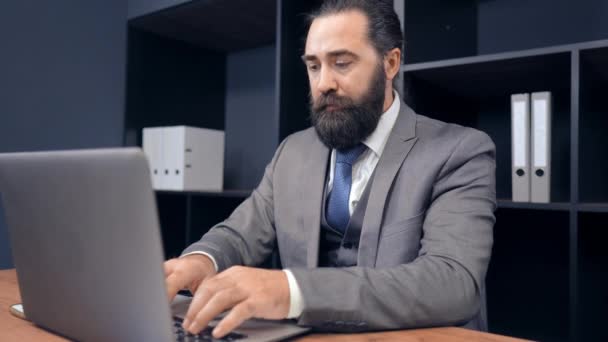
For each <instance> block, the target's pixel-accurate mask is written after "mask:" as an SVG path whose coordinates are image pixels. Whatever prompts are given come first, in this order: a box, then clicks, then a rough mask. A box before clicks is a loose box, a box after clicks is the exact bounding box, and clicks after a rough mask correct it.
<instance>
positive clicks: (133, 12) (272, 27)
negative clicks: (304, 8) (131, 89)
mask: <svg viewBox="0 0 608 342" xmlns="http://www.w3.org/2000/svg"><path fill="white" fill-rule="evenodd" d="M276 9H277V0H256V1H251V0H193V1H183V0H174V1H166V0H154V1H149V0H130V1H129V12H130V13H129V16H130V18H132V19H131V21H130V23H131V26H134V27H137V28H139V29H142V30H145V31H148V32H154V33H157V34H159V35H161V36H164V37H169V38H171V39H174V40H181V41H184V42H188V43H190V44H192V45H196V46H200V47H204V48H208V49H212V50H217V51H237V50H244V49H250V48H254V47H258V46H263V45H268V44H271V43H273V42H274V41H275V34H276Z"/></svg>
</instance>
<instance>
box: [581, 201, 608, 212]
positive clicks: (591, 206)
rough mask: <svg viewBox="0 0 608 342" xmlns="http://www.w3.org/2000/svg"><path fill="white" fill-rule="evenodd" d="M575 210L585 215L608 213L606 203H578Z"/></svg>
mask: <svg viewBox="0 0 608 342" xmlns="http://www.w3.org/2000/svg"><path fill="white" fill-rule="evenodd" d="M577 209H578V211H580V212H587V213H608V203H580V204H578V205H577Z"/></svg>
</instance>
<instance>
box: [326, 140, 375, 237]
mask: <svg viewBox="0 0 608 342" xmlns="http://www.w3.org/2000/svg"><path fill="white" fill-rule="evenodd" d="M365 149H366V146H365V145H363V144H358V145H355V146H354V147H351V148H349V149H346V150H336V166H335V168H334V182H333V186H332V189H331V193H330V194H329V197H328V199H327V212H326V214H325V218H326V219H327V223H329V225H330V226H331V227H332V228H334V229H337V230H339V231H341V232H342V233H344V232H345V231H346V226H347V225H348V221H349V220H350V213H349V211H348V198H349V196H350V188H351V185H352V182H353V176H352V172H353V164H354V163H355V161H356V160H357V158H359V156H361V154H362V153H363V151H365Z"/></svg>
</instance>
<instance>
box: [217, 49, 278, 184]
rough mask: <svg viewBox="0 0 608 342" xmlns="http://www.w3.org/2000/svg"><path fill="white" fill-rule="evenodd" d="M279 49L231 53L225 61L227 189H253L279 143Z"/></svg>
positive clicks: (225, 174)
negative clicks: (277, 61)
mask: <svg viewBox="0 0 608 342" xmlns="http://www.w3.org/2000/svg"><path fill="white" fill-rule="evenodd" d="M275 68H276V48H275V46H267V47H261V48H256V49H250V50H243V51H238V52H233V53H230V54H228V56H227V63H226V73H227V75H226V80H227V81H226V126H225V129H226V132H227V134H226V151H225V155H226V159H225V165H224V167H225V173H224V176H225V182H224V186H225V188H226V189H253V188H255V187H256V186H257V185H258V183H259V182H260V180H261V179H262V175H263V174H264V169H265V168H266V164H268V162H270V159H272V156H273V154H274V151H275V149H276V148H277V146H278V143H279V133H278V132H279V128H278V113H277V110H276V85H275V75H276V73H275Z"/></svg>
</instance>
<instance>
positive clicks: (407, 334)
mask: <svg viewBox="0 0 608 342" xmlns="http://www.w3.org/2000/svg"><path fill="white" fill-rule="evenodd" d="M20 302H21V296H20V294H19V287H18V285H17V275H16V273H15V270H5V271H0V341H45V342H46V341H49V342H50V341H53V342H54V341H66V340H65V339H63V338H61V337H58V336H56V335H53V334H52V333H49V332H47V331H45V330H42V329H40V328H38V327H36V326H35V325H33V324H32V323H30V322H28V321H25V320H22V319H19V318H17V317H14V316H13V315H11V314H10V312H9V311H8V308H9V306H10V305H12V304H16V303H20ZM298 341H300V342H318V341H332V342H333V341H336V342H346V341H348V342H351V341H352V342H363V341H404V342H435V341H436V342H439V341H441V342H444V341H448V342H450V341H454V342H465V341H477V342H508V341H522V340H518V339H514V338H509V337H503V336H499V335H493V334H486V333H480V332H476V331H471V330H467V329H461V328H434V329H417V330H403V331H391V332H380V333H365V334H354V335H346V334H337V335H319V334H315V335H308V336H305V337H303V338H301V339H299V340H298Z"/></svg>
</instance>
